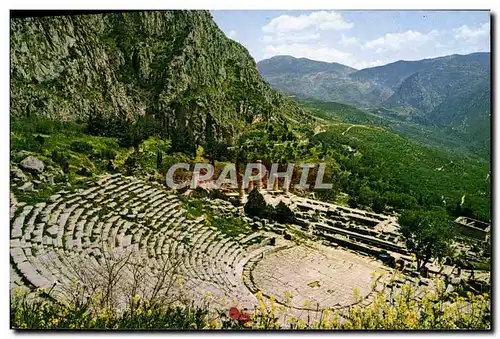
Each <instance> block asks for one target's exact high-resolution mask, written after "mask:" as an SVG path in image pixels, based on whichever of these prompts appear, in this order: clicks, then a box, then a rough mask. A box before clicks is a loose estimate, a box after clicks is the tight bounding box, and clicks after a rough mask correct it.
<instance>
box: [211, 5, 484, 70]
mask: <svg viewBox="0 0 500 339" xmlns="http://www.w3.org/2000/svg"><path fill="white" fill-rule="evenodd" d="M211 13H212V16H213V18H214V20H215V22H216V23H217V25H218V26H219V28H220V29H222V31H224V33H225V34H226V35H227V36H228V37H229V38H231V39H233V40H235V41H238V42H239V43H241V44H242V45H243V46H245V47H246V48H247V49H248V51H249V52H250V54H251V55H252V56H253V58H254V59H255V60H256V61H260V60H263V59H267V58H270V57H273V56H275V55H291V56H294V57H297V58H300V57H305V58H308V59H312V60H319V61H327V62H338V63H341V64H344V65H347V66H351V67H354V68H357V69H362V68H367V67H374V66H379V65H385V64H388V63H391V62H395V61H398V60H420V59H426V58H434V57H438V56H444V55H450V54H469V53H474V52H489V51H490V13H489V12H488V11H330V10H325V11H319V10H316V11H264V10H262V11H260V10H251V11H236V10H234V11H215V10H214V11H211Z"/></svg>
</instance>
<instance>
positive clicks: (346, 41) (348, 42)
mask: <svg viewBox="0 0 500 339" xmlns="http://www.w3.org/2000/svg"><path fill="white" fill-rule="evenodd" d="M339 44H341V45H342V46H357V45H359V40H358V38H356V37H349V38H348V37H346V36H345V35H344V34H342V37H341V39H340V42H339Z"/></svg>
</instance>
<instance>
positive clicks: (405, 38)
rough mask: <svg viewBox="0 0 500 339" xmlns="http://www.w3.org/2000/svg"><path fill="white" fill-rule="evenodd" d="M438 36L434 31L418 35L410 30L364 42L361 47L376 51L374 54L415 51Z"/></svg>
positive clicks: (418, 33)
mask: <svg viewBox="0 0 500 339" xmlns="http://www.w3.org/2000/svg"><path fill="white" fill-rule="evenodd" d="M438 35H439V32H438V31H436V30H433V31H430V32H429V33H420V32H418V31H412V30H409V31H406V32H404V33H387V34H385V35H384V36H382V37H380V38H378V39H374V40H371V41H368V42H366V43H365V44H364V45H363V47H364V48H367V49H376V50H375V52H376V53H384V52H387V51H397V50H400V49H402V48H405V49H412V50H415V49H417V48H418V47H419V46H421V45H423V44H426V43H427V42H430V41H432V40H434V39H435V38H436V37H437V36H438Z"/></svg>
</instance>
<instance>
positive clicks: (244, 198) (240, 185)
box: [237, 174, 246, 205]
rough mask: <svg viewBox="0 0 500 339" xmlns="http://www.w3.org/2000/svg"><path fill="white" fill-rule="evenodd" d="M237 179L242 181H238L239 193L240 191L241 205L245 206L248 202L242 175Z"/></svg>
mask: <svg viewBox="0 0 500 339" xmlns="http://www.w3.org/2000/svg"><path fill="white" fill-rule="evenodd" d="M237 177H238V178H240V180H238V191H239V199H240V204H242V205H243V204H244V203H245V202H246V197H245V188H244V187H243V176H242V175H241V174H238V176H237Z"/></svg>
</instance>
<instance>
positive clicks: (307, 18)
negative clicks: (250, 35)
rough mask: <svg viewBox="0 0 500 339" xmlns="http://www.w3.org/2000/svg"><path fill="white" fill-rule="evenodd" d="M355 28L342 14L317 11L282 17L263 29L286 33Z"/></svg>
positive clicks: (265, 31) (273, 20)
mask: <svg viewBox="0 0 500 339" xmlns="http://www.w3.org/2000/svg"><path fill="white" fill-rule="evenodd" d="M353 26H354V24H353V23H349V22H347V21H345V20H344V18H343V17H342V15H341V14H339V13H337V12H334V11H329V12H328V11H317V12H312V13H310V14H302V15H298V16H291V15H280V16H279V17H276V18H274V19H272V20H271V21H270V22H269V23H268V24H267V25H265V26H264V27H262V31H263V32H264V33H271V34H273V33H274V34H277V33H285V32H293V31H302V30H305V29H308V28H313V29H316V30H323V31H326V30H335V31H338V30H346V29H350V28H352V27H353Z"/></svg>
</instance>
